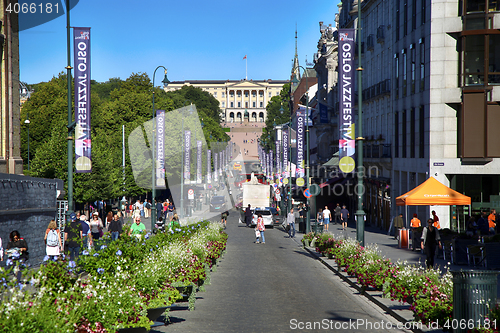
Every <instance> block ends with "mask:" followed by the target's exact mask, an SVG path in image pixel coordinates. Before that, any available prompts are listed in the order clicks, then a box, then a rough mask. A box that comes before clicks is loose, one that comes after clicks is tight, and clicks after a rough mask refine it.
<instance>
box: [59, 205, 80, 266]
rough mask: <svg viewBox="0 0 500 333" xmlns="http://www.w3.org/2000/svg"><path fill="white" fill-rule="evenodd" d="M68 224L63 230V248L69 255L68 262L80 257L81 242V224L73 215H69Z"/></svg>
mask: <svg viewBox="0 0 500 333" xmlns="http://www.w3.org/2000/svg"><path fill="white" fill-rule="evenodd" d="M69 219H70V221H71V222H70V224H69V226H67V227H65V228H64V246H65V247H66V249H67V252H68V253H69V260H71V261H74V260H75V259H76V258H78V256H79V255H80V243H81V241H82V234H83V232H82V224H81V223H80V221H79V220H78V219H77V216H76V214H75V213H71V214H70V215H69Z"/></svg>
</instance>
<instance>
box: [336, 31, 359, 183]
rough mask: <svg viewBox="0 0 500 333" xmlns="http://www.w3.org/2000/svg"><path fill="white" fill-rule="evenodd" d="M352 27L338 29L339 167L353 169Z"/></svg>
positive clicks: (343, 170) (347, 169) (351, 170)
mask: <svg viewBox="0 0 500 333" xmlns="http://www.w3.org/2000/svg"><path fill="white" fill-rule="evenodd" d="M353 81H354V29H340V30H339V87H340V89H339V95H340V96H339V99H340V103H339V105H340V110H339V117H340V119H339V129H340V133H339V138H340V139H339V168H340V170H341V171H342V172H344V173H350V172H353V171H354V168H355V162H354V154H355V139H354V135H355V131H354V117H353V114H354V84H353Z"/></svg>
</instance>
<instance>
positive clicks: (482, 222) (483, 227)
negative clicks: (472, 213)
mask: <svg viewBox="0 0 500 333" xmlns="http://www.w3.org/2000/svg"><path fill="white" fill-rule="evenodd" d="M487 214H488V213H487V212H482V214H481V217H480V218H479V220H477V230H478V231H479V232H480V233H481V236H486V235H488V234H489V232H490V230H489V229H490V228H489V226H488V215H487Z"/></svg>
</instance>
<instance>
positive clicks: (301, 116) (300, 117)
mask: <svg viewBox="0 0 500 333" xmlns="http://www.w3.org/2000/svg"><path fill="white" fill-rule="evenodd" d="M305 118H306V109H305V108H303V107H300V108H299V109H298V110H297V169H296V171H295V172H296V175H297V177H301V178H302V177H304V137H305V135H304V134H305V131H304V121H305Z"/></svg>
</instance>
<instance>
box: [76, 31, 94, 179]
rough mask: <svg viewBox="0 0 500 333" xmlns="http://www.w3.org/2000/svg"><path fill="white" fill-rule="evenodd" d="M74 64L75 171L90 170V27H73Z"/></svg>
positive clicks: (86, 171) (83, 171) (85, 171)
mask: <svg viewBox="0 0 500 333" xmlns="http://www.w3.org/2000/svg"><path fill="white" fill-rule="evenodd" d="M73 44H74V46H73V48H74V65H75V79H74V83H75V121H76V127H75V155H76V156H75V157H76V159H75V172H77V173H88V172H92V154H91V152H92V144H91V139H90V28H76V27H75V28H73Z"/></svg>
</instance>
